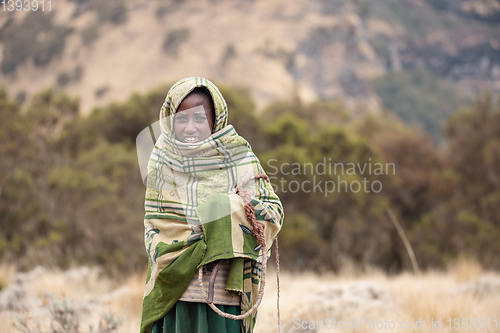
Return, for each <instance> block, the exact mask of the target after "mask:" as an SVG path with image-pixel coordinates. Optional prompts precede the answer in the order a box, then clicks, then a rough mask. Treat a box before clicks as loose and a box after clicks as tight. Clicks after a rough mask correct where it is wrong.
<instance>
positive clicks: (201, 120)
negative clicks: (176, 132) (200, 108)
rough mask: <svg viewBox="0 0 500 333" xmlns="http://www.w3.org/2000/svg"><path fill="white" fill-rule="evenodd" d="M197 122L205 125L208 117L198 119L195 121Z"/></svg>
mask: <svg viewBox="0 0 500 333" xmlns="http://www.w3.org/2000/svg"><path fill="white" fill-rule="evenodd" d="M195 120H196V121H197V122H199V123H203V122H205V121H206V120H207V117H196V119H195Z"/></svg>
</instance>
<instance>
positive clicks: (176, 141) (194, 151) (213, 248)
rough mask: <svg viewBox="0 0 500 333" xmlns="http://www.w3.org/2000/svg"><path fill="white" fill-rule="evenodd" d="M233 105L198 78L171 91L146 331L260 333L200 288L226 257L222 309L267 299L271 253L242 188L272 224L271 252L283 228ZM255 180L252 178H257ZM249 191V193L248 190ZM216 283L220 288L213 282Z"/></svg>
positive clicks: (157, 161) (150, 218) (217, 294)
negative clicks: (232, 116)
mask: <svg viewBox="0 0 500 333" xmlns="http://www.w3.org/2000/svg"><path fill="white" fill-rule="evenodd" d="M227 111H228V110H227V105H226V102H225V101H224V98H223V97H222V95H221V93H220V92H219V90H218V89H217V87H215V85H214V84H213V83H212V82H210V81H208V80H206V79H203V78H199V77H191V78H187V79H184V80H181V81H179V82H177V83H175V84H174V85H173V86H172V88H170V90H169V92H168V94H167V97H166V98H165V102H164V104H163V106H162V108H161V110H160V128H161V135H160V137H159V138H158V140H157V142H156V145H155V148H154V149H153V152H152V154H151V158H150V161H149V165H148V178H147V190H146V201H145V209H146V215H145V218H144V226H145V245H146V251H147V253H148V259H149V265H148V275H147V281H146V286H145V291H144V300H143V310H142V321H141V332H155V333H156V332H169V333H170V332H177V333H188V332H197V333H201V332H203V333H212V332H213V333H237V332H245V333H248V332H252V331H253V327H254V325H255V313H254V314H253V315H252V316H249V317H247V318H245V319H243V320H233V319H227V318H225V317H221V316H219V315H218V314H216V313H215V312H214V311H213V310H212V309H211V308H210V307H209V306H208V305H207V303H206V302H205V299H204V298H203V296H202V295H201V290H200V287H199V285H198V268H199V267H202V266H203V268H204V270H205V271H206V274H204V276H203V281H205V283H204V285H205V286H207V285H208V276H209V274H210V271H211V268H212V266H213V265H214V263H216V262H220V261H221V260H222V263H223V264H222V266H221V269H220V273H219V274H218V275H217V279H216V280H215V285H214V287H213V288H214V297H213V303H214V304H216V306H217V307H218V308H219V309H220V310H222V311H224V312H226V313H231V314H235V315H236V314H240V313H244V312H246V311H247V310H248V309H250V308H251V307H252V306H253V305H254V303H255V302H256V301H257V296H258V295H257V293H258V287H259V282H260V275H261V271H260V269H261V262H262V259H263V256H264V255H266V256H269V252H268V253H263V251H262V248H261V245H260V244H259V242H258V241H257V239H256V237H255V236H254V235H253V234H252V229H253V227H252V225H251V224H250V223H249V222H248V221H247V217H246V215H245V209H244V206H245V204H248V202H244V201H243V199H242V197H240V195H238V194H237V190H238V191H240V193H241V191H242V190H243V191H251V192H250V193H251V194H252V196H251V198H250V199H246V200H249V202H251V204H252V205H253V206H254V207H255V217H256V220H257V221H259V222H261V223H262V224H263V225H264V240H265V244H266V246H267V248H268V249H269V248H271V245H272V241H273V239H274V237H275V236H276V234H277V233H278V232H279V230H280V229H281V224H282V221H283V209H282V206H281V202H280V200H279V198H278V197H277V196H276V194H275V193H274V191H273V189H272V187H271V184H270V183H269V182H268V181H266V180H265V179H263V178H255V179H254V178H253V176H256V175H262V174H264V171H263V169H262V167H261V165H260V163H259V160H258V159H257V157H256V156H255V155H254V154H253V152H252V150H251V148H250V145H249V144H248V143H247V142H246V141H245V139H243V138H242V137H240V136H239V135H238V134H237V133H236V131H235V130H234V128H233V127H232V126H231V125H228V124H227V115H228V113H227ZM249 180H250V181H249ZM242 182H243V183H245V184H246V185H245V186H244V187H243V188H241V186H240V187H239V186H238V185H239V184H242ZM212 285H213V284H212Z"/></svg>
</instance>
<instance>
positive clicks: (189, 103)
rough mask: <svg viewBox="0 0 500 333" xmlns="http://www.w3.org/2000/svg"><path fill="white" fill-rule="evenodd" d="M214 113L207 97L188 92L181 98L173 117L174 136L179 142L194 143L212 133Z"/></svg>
mask: <svg viewBox="0 0 500 333" xmlns="http://www.w3.org/2000/svg"><path fill="white" fill-rule="evenodd" d="M213 126H214V115H213V112H212V110H211V108H210V101H208V100H207V97H204V96H203V95H199V94H189V95H188V96H187V97H186V98H184V100H182V102H181V104H180V105H179V108H178V109H177V112H176V113H175V118H174V131H175V138H176V139H177V140H178V141H180V142H185V143H195V142H200V141H203V140H205V139H206V138H208V137H209V136H210V135H211V134H212V128H213Z"/></svg>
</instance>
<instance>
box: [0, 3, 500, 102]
mask: <svg viewBox="0 0 500 333" xmlns="http://www.w3.org/2000/svg"><path fill="white" fill-rule="evenodd" d="M437 3H439V5H438V4H437ZM51 9H52V11H51V12H48V11H47V10H46V11H45V12H43V13H42V12H37V13H29V14H27V13H25V12H15V11H14V12H8V11H7V12H6V13H2V15H1V16H0V27H1V29H0V31H1V32H0V50H1V51H2V52H0V53H1V54H2V55H1V56H0V57H1V63H2V73H1V76H0V85H7V86H9V89H10V91H12V92H13V93H14V94H15V95H17V96H18V98H19V99H21V100H23V99H25V98H26V96H30V95H32V94H33V93H34V92H36V91H39V90H40V89H41V88H42V87H47V86H49V85H58V86H59V87H60V88H62V89H64V90H66V91H68V92H69V93H70V94H73V95H76V96H79V97H80V98H81V105H82V110H84V112H88V111H89V110H90V108H91V107H92V106H94V105H102V104H105V103H108V102H109V101H112V100H124V99H125V98H126V97H127V96H128V95H129V94H130V93H131V92H133V91H141V92H144V91H146V90H148V89H150V88H152V87H154V86H157V85H159V84H161V83H171V82H174V81H176V80H177V79H179V78H181V77H186V76H191V75H199V76H205V77H208V78H210V79H212V80H214V81H216V82H220V83H226V84H235V83H236V84H243V85H248V86H250V87H251V89H252V93H253V95H254V98H255V99H256V101H257V103H258V106H259V108H262V107H263V106H264V105H266V104H267V103H268V102H270V101H271V100H274V99H277V98H281V99H283V98H287V97H289V96H290V94H292V93H293V91H297V93H298V94H299V95H300V96H301V97H302V98H303V99H304V100H306V101H310V100H314V99H334V98H344V99H347V100H349V101H351V102H356V103H359V104H362V105H364V106H365V107H366V108H368V109H370V110H376V109H377V108H378V106H379V103H380V100H379V98H378V97H377V95H376V93H375V92H374V90H373V88H372V87H371V85H370V84H369V80H371V79H374V78H377V77H381V76H383V75H385V74H387V73H389V72H390V71H392V70H412V69H415V68H425V69H428V70H430V71H432V72H434V73H436V74H437V75H439V76H440V77H441V78H444V79H446V80H449V81H451V82H453V83H454V84H455V85H457V86H459V87H461V88H463V89H464V90H465V91H466V92H467V93H469V94H470V95H472V94H475V93H477V92H479V91H484V90H493V91H498V89H499V84H500V34H499V33H498V32H499V31H500V25H498V22H499V15H500V14H499V12H500V4H499V2H498V1H495V0H476V1H470V0H469V1H466V0H461V1H453V2H452V1H445V0H443V1H438V2H435V1H424V0H418V1H407V0H405V1H394V0H377V1H374V0H356V1H353V2H351V1H347V0H335V1H333V0H332V1H329V0H317V1H305V0H298V1H293V2H289V1H284V0H274V1H246V2H230V1H220V0H219V1H216V0H205V1H188V0H172V1H169V2H158V1H147V0H142V1H123V2H122V1H113V2H111V1H108V2H98V1H95V0H79V1H63V0H59V1H53V3H52V8H51ZM51 15H52V16H53V17H52V16H51ZM42 16H43V18H42ZM42 21H43V22H42ZM30 47H31V48H33V49H34V51H32V52H31V53H30V52H26V51H24V50H25V49H27V48H30ZM23 52H24V53H23ZM40 54H41V55H40ZM13 59H14V60H13ZM13 62H14V65H12V64H13Z"/></svg>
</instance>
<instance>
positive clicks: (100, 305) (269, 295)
mask: <svg viewBox="0 0 500 333" xmlns="http://www.w3.org/2000/svg"><path fill="white" fill-rule="evenodd" d="M275 276H276V271H275V270H272V269H270V271H269V273H268V281H267V283H266V293H265V297H264V300H263V302H262V304H261V306H260V308H259V313H258V316H257V326H256V329H255V332H277V331H278V326H277V311H276V279H275ZM144 281H145V275H144V274H135V275H131V276H129V277H128V278H124V279H123V280H121V281H113V280H111V279H110V278H107V277H104V276H103V275H102V274H101V272H100V271H99V269H97V268H87V267H80V268H75V269H71V270H67V271H61V270H57V269H47V268H42V267H37V268H36V269H34V270H33V271H31V272H28V273H18V272H16V269H15V267H14V266H11V265H6V264H3V265H1V266H0V282H1V283H2V286H3V289H2V291H0V323H1V325H0V332H1V333H13V332H22V331H23V328H22V325H21V323H20V321H23V320H25V323H26V325H27V328H26V327H25V328H24V331H25V332H29V331H30V332H53V331H55V332H63V330H62V329H61V328H60V326H59V324H58V323H57V322H56V321H55V320H54V319H53V317H54V315H53V314H54V313H55V314H57V310H59V311H60V312H59V314H60V315H61V316H64V315H65V316H66V317H65V318H66V320H67V322H68V326H69V327H70V326H71V325H73V326H74V327H76V330H75V332H110V331H111V328H113V324H114V323H115V321H117V322H118V323H119V326H118V328H117V329H116V330H115V331H117V332H127V333H128V332H138V330H139V324H140V315H141V299H142V293H143V286H144ZM280 285H281V298H280V299H281V302H280V304H281V332H430V331H439V332H498V331H499V330H498V326H496V327H495V325H498V317H499V310H500V297H499V296H500V275H499V274H497V273H493V272H486V271H484V270H482V269H481V267H479V265H477V264H476V263H474V262H473V261H467V260H465V261H460V262H458V263H456V264H454V265H451V266H449V268H448V270H447V271H442V272H426V273H424V274H422V275H421V276H416V275H414V274H410V273H404V274H400V275H395V276H387V275H385V274H384V273H382V272H380V271H377V270H373V269H368V270H365V272H363V273H360V272H358V270H357V269H356V268H355V267H353V266H346V267H345V268H344V269H343V270H342V272H341V273H339V274H336V275H334V274H323V275H315V274H309V273H301V274H292V273H288V272H284V273H281V276H280ZM64 304H66V305H64ZM51 312H52V314H51ZM105 316H107V320H105V319H104V318H105ZM457 318H458V319H457ZM99 323H100V324H101V326H100V327H99ZM439 323H440V328H439ZM450 324H451V328H450ZM14 325H15V326H14ZM424 325H425V326H424ZM488 325H489V328H488ZM115 326H116V325H115ZM16 327H17V328H16ZM342 327H343V328H342ZM411 327H413V328H411ZM480 327H482V328H480ZM28 329H29V331H28ZM66 331H68V330H66Z"/></svg>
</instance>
